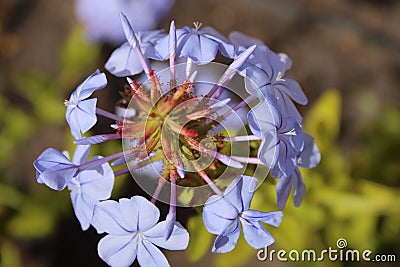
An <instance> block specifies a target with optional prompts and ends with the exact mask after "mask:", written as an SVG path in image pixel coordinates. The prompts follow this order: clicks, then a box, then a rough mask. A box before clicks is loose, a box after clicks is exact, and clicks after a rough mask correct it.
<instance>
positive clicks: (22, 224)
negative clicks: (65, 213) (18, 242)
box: [7, 203, 55, 239]
mask: <svg viewBox="0 0 400 267" xmlns="http://www.w3.org/2000/svg"><path fill="white" fill-rule="evenodd" d="M54 223H55V218H54V216H53V215H52V214H51V210H49V209H47V207H46V206H45V205H43V206H38V205H35V204H31V203H27V204H25V205H24V206H23V207H22V209H21V210H20V213H18V214H17V215H16V216H15V217H14V218H12V219H11V220H10V221H9V222H8V225H7V231H8V233H9V234H10V235H12V236H13V237H16V238H19V239H32V238H39V237H44V236H47V235H49V234H50V233H51V232H52V231H53V228H54Z"/></svg>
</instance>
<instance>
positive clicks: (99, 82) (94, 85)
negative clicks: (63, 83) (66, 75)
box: [75, 70, 107, 100]
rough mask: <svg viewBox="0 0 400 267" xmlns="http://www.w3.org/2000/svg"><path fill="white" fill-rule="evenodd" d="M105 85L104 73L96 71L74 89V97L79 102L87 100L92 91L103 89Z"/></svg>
mask: <svg viewBox="0 0 400 267" xmlns="http://www.w3.org/2000/svg"><path fill="white" fill-rule="evenodd" d="M106 85H107V78H106V75H105V74H104V73H100V71H99V70H96V71H95V72H94V73H93V74H92V75H90V76H89V77H88V78H87V79H86V80H85V81H84V82H83V83H81V84H80V85H79V86H78V88H77V89H76V92H75V95H76V96H77V98H78V99H79V100H84V99H86V98H88V97H89V96H90V95H91V94H93V92H94V91H96V90H99V89H102V88H104V87H105V86H106Z"/></svg>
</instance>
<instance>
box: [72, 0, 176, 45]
mask: <svg viewBox="0 0 400 267" xmlns="http://www.w3.org/2000/svg"><path fill="white" fill-rule="evenodd" d="M173 4H174V1H173V0H153V1H138V0H113V1H110V0H75V9H76V14H77V16H78V18H79V19H80V21H81V22H82V23H83V25H84V27H85V30H86V34H87V36H88V38H89V39H90V40H91V41H93V42H109V43H112V44H116V45H120V44H121V43H122V42H123V41H124V40H125V35H124V32H123V30H122V27H121V22H120V19H119V14H120V12H123V13H125V14H126V15H127V17H129V18H130V19H131V20H132V21H133V26H134V27H135V29H136V30H139V31H148V30H152V29H155V27H157V25H158V23H160V22H161V21H162V20H163V19H164V18H165V17H166V15H167V14H168V12H169V11H170V9H171V8H172V6H173Z"/></svg>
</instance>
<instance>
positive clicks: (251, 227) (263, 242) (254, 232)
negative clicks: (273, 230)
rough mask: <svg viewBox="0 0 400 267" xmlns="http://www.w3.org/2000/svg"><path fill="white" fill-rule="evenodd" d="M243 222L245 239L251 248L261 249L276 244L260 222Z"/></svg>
mask: <svg viewBox="0 0 400 267" xmlns="http://www.w3.org/2000/svg"><path fill="white" fill-rule="evenodd" d="M241 222H242V228H243V234H244V239H246V241H247V243H248V244H249V245H250V246H251V247H253V248H255V249H261V248H265V247H268V246H269V245H271V244H272V243H274V241H275V240H274V238H273V237H272V235H271V234H270V233H268V231H267V230H265V229H264V227H262V226H261V224H260V223H259V222H246V221H244V220H243V219H242V220H241Z"/></svg>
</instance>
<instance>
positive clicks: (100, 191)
mask: <svg viewBox="0 0 400 267" xmlns="http://www.w3.org/2000/svg"><path fill="white" fill-rule="evenodd" d="M98 169H100V170H98ZM76 179H77V180H78V181H79V183H80V187H81V190H82V192H83V193H84V194H86V195H88V196H90V197H92V198H93V199H97V200H104V199H108V198H109V197H110V196H111V191H112V189H113V186H114V180H115V177H114V171H113V170H112V169H111V167H110V165H109V164H108V163H104V164H103V165H101V166H98V167H97V168H95V169H89V170H84V171H82V172H80V173H79V175H78V177H77V178H76Z"/></svg>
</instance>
